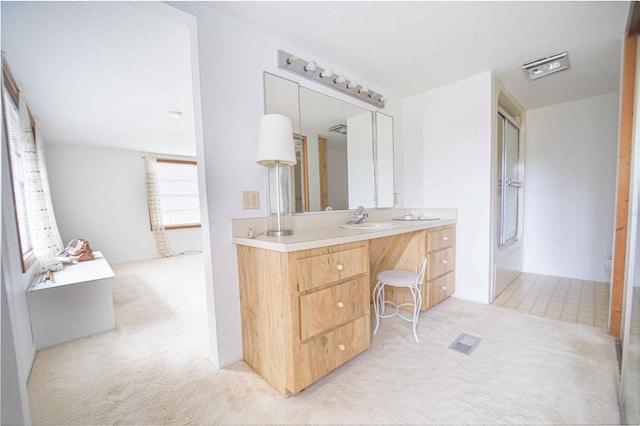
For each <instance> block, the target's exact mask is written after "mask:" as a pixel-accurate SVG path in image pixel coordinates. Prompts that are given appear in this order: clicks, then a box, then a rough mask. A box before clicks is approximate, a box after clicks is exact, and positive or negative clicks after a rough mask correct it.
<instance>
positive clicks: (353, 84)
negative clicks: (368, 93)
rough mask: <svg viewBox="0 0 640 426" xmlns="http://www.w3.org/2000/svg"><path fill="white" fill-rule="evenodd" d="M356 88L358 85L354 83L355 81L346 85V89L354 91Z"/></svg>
mask: <svg viewBox="0 0 640 426" xmlns="http://www.w3.org/2000/svg"><path fill="white" fill-rule="evenodd" d="M356 87H358V83H356V82H355V81H350V82H349V83H347V89H355V88H356Z"/></svg>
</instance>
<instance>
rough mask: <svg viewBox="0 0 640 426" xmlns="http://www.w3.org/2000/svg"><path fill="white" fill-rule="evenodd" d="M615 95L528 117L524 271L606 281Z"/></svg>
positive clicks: (615, 132) (611, 215)
mask: <svg viewBox="0 0 640 426" xmlns="http://www.w3.org/2000/svg"><path fill="white" fill-rule="evenodd" d="M618 107H619V97H618V94H616V93H614V94H609V95H604V96H597V97H593V98H588V99H582V100H579V101H575V102H569V103H565V104H560V105H554V106H551V107H546V108H540V109H536V110H532V111H527V114H526V120H527V130H526V136H527V155H526V161H525V180H526V189H525V204H524V205H525V213H524V216H525V222H526V225H525V231H524V235H525V237H524V238H525V241H526V243H525V256H524V270H525V271H527V272H534V273H539V274H549V275H557V276H562V277H569V278H579V279H584V280H594V281H605V282H608V281H609V277H608V276H607V274H606V273H605V270H604V260H605V257H606V255H607V254H608V253H610V252H611V249H612V241H613V227H614V225H613V220H614V213H613V212H614V210H615V205H614V203H615V188H616V156H617V135H618Z"/></svg>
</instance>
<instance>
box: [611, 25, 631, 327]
mask: <svg viewBox="0 0 640 426" xmlns="http://www.w3.org/2000/svg"><path fill="white" fill-rule="evenodd" d="M637 39H638V38H637V31H636V30H635V29H633V30H631V31H630V32H629V33H628V34H627V38H626V40H625V42H624V64H623V69H622V100H621V107H620V148H619V150H618V152H619V156H618V188H617V205H616V218H615V221H616V227H615V243H614V262H613V283H612V287H611V313H610V319H609V334H610V335H612V336H614V337H620V328H621V322H622V300H623V293H624V274H625V269H626V257H627V225H628V222H629V216H628V215H629V183H630V178H631V146H632V140H633V121H634V120H633V118H634V110H633V109H634V102H635V79H636V52H637Z"/></svg>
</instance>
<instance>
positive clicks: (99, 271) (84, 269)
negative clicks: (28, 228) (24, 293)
mask: <svg viewBox="0 0 640 426" xmlns="http://www.w3.org/2000/svg"><path fill="white" fill-rule="evenodd" d="M93 255H94V256H95V259H94V260H89V261H86V262H74V263H69V264H65V265H64V269H63V270H62V271H56V272H52V273H51V276H52V279H51V280H48V281H45V280H44V276H43V275H42V276H40V277H42V278H39V279H38V281H36V282H35V284H33V285H32V286H31V287H30V288H29V291H37V290H43V289H46V288H53V287H60V286H63V285H70V284H79V283H83V282H87V281H96V280H103V279H106V278H113V277H115V274H114V273H113V270H112V269H111V266H109V262H107V259H105V258H104V256H103V255H102V253H101V252H99V251H94V252H93Z"/></svg>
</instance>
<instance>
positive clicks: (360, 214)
mask: <svg viewBox="0 0 640 426" xmlns="http://www.w3.org/2000/svg"><path fill="white" fill-rule="evenodd" d="M368 217H369V215H368V214H367V213H365V212H364V207H363V206H358V210H356V212H355V213H354V214H353V218H352V219H351V220H350V221H349V222H347V225H356V224H358V223H362V221H363V220H365V219H366V218H368Z"/></svg>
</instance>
